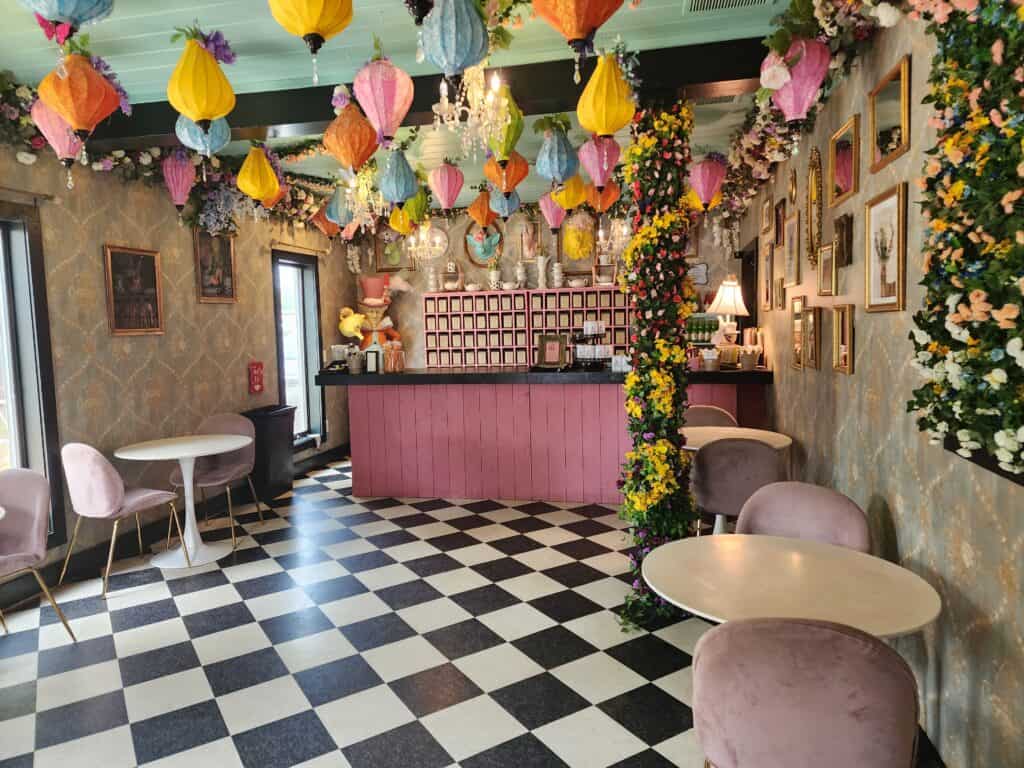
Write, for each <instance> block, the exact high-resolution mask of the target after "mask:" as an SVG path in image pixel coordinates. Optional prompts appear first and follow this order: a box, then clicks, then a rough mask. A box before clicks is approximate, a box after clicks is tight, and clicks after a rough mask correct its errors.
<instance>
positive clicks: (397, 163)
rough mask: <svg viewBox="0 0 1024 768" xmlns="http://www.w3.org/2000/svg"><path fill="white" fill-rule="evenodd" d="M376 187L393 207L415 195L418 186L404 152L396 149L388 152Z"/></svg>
mask: <svg viewBox="0 0 1024 768" xmlns="http://www.w3.org/2000/svg"><path fill="white" fill-rule="evenodd" d="M377 186H378V187H380V191H381V194H382V195H384V199H385V200H387V201H388V202H389V203H394V204H395V205H400V204H402V203H404V202H405V201H406V200H408V199H409V198H410V197H412V196H413V195H415V194H416V189H417V188H418V186H419V185H418V184H417V182H416V173H415V172H414V171H413V169H412V168H411V167H410V166H409V161H408V160H407V159H406V158H405V153H404V152H402V151H401V150H397V149H396V150H392V151H391V152H388V155H387V158H386V159H385V160H384V169H383V170H382V171H381V173H380V177H379V178H378V180H377Z"/></svg>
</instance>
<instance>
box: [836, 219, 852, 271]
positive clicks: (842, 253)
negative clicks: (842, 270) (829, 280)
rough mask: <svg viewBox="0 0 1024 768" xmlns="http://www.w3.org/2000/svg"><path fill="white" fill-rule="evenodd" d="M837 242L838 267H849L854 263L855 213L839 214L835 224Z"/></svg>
mask: <svg viewBox="0 0 1024 768" xmlns="http://www.w3.org/2000/svg"><path fill="white" fill-rule="evenodd" d="M833 227H834V230H835V234H834V238H833V239H834V240H835V244H836V267H848V266H850V265H851V264H853V214H850V213H844V214H843V215H842V216H837V217H836V220H835V223H834V224H833Z"/></svg>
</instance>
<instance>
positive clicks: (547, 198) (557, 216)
mask: <svg viewBox="0 0 1024 768" xmlns="http://www.w3.org/2000/svg"><path fill="white" fill-rule="evenodd" d="M540 212H541V213H542V214H544V221H546V222H547V223H548V226H549V227H551V231H552V232H557V231H558V230H559V229H561V227H562V222H563V221H565V209H564V208H562V206H560V205H559V204H558V203H556V202H555V201H554V200H552V199H551V193H550V192H548V193H547V194H546V195H544V197H542V198H541V199H540Z"/></svg>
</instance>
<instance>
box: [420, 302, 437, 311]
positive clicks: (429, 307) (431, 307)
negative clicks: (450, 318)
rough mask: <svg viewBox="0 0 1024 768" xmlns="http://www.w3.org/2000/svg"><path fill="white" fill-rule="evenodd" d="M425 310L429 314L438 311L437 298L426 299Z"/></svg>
mask: <svg viewBox="0 0 1024 768" xmlns="http://www.w3.org/2000/svg"><path fill="white" fill-rule="evenodd" d="M423 311H424V312H426V313H427V314H428V315H432V314H434V313H435V312H437V299H424V300H423Z"/></svg>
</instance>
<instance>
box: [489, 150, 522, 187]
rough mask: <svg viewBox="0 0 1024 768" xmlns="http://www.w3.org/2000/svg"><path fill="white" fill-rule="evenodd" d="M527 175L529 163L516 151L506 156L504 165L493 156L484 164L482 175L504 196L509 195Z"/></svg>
mask: <svg viewBox="0 0 1024 768" xmlns="http://www.w3.org/2000/svg"><path fill="white" fill-rule="evenodd" d="M529 175H530V164H529V163H528V162H526V158H525V157H523V156H522V155H520V154H519V153H518V152H512V154H510V155H509V156H508V160H507V161H506V162H505V165H504V167H502V166H501V164H499V163H498V161H497V160H495V159H494V158H493V157H492V158H491V159H490V160H488V161H487V162H486V163H485V164H484V176H486V177H487V180H488V181H489V182H491V184H493V185H494V186H495V187H497V188H498V189H500V190H501V191H502V192H503V193H504V194H505V197H508V196H509V195H511V194H512V191H513V190H514V189H515V188H516V187H518V186H519V185H520V183H522V181H523V179H525V178H526V177H527V176H529Z"/></svg>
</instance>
